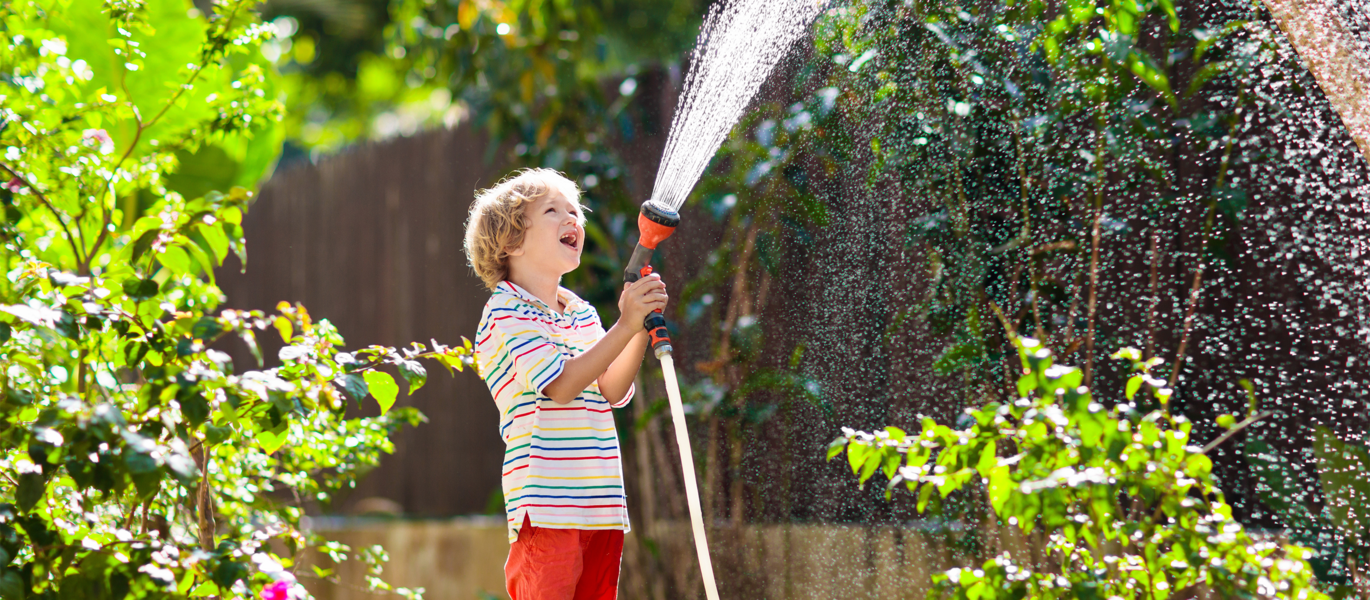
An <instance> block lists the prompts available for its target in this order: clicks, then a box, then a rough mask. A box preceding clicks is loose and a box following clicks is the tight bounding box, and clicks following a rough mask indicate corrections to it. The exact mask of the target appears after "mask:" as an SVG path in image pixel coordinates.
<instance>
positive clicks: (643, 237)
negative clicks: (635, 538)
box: [623, 200, 718, 600]
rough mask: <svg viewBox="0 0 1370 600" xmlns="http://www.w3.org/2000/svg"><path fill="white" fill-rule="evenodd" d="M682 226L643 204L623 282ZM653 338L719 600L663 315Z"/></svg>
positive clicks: (673, 216)
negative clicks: (635, 242) (635, 239)
mask: <svg viewBox="0 0 1370 600" xmlns="http://www.w3.org/2000/svg"><path fill="white" fill-rule="evenodd" d="M678 225H680V214H678V213H677V212H676V211H675V210H673V209H672V208H671V207H670V206H667V205H665V204H663V203H661V202H657V201H655V200H648V201H646V202H643V203H642V212H641V213H640V214H638V217H637V229H638V240H637V247H636V248H633V256H632V257H631V258H629V259H628V268H627V269H625V270H624V271H623V280H624V281H625V282H627V283H632V282H634V281H637V280H639V279H642V278H643V277H646V276H648V275H651V274H652V266H651V264H649V263H651V260H652V253H653V252H655V251H656V246H657V244H660V243H661V241H662V240H664V239H666V238H668V237H670V236H671V234H672V233H675V228H676V227H677V226H678ZM643 325H644V326H645V327H646V328H647V332H648V335H650V336H651V338H652V352H653V353H654V354H656V357H657V359H658V360H660V361H661V374H662V378H663V379H665V380H666V395H667V396H668V397H670V401H671V423H672V424H673V425H674V426H675V441H676V445H677V446H678V447H679V448H680V468H681V471H682V473H683V475H684V479H685V501H686V504H687V505H689V507H690V526H691V528H692V529H693V530H694V538H695V552H696V553H697V554H698V555H699V570H700V574H701V575H702V576H703V578H704V594H705V595H706V596H707V597H708V599H709V600H718V585H717V584H716V583H714V566H713V562H712V561H711V560H710V558H709V540H708V538H706V537H705V535H704V513H703V511H702V510H701V509H700V504H699V485H698V483H697V482H696V479H695V463H694V452H693V451H692V450H690V432H689V429H687V428H686V424H685V408H684V406H683V405H681V402H680V383H679V382H678V381H677V380H676V376H675V360H674V359H673V358H672V357H671V351H672V350H673V348H671V338H670V335H669V334H668V333H667V332H666V318H665V317H663V316H662V314H661V311H659V310H658V311H653V312H652V313H651V314H649V315H647V317H646V319H644V321H643Z"/></svg>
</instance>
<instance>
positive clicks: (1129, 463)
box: [828, 339, 1370, 599]
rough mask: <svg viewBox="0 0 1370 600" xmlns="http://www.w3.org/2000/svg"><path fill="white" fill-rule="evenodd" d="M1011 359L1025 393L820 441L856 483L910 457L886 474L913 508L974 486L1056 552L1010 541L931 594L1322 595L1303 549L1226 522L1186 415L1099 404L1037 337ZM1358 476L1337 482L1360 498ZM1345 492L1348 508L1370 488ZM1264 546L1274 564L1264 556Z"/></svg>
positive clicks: (1002, 516) (1140, 365)
mask: <svg viewBox="0 0 1370 600" xmlns="http://www.w3.org/2000/svg"><path fill="white" fill-rule="evenodd" d="M1020 356H1021V359H1022V363H1023V367H1024V374H1023V376H1022V378H1021V379H1020V380H1019V384H1018V391H1019V394H1020V396H1021V397H1020V398H1019V399H1017V400H1016V401H1014V402H1012V403H1011V404H999V403H990V404H987V405H985V406H983V407H980V408H972V409H967V410H966V415H967V416H968V417H970V420H969V421H968V422H967V421H963V422H964V423H967V424H966V425H964V426H963V427H962V428H959V429H953V428H950V427H947V426H945V425H941V424H938V423H936V422H935V421H933V420H931V419H925V420H924V422H923V425H922V430H921V431H920V432H917V433H915V434H908V435H906V434H905V433H904V432H903V431H901V430H898V429H895V428H889V429H886V430H885V431H877V432H874V433H865V432H858V431H853V430H849V429H848V430H844V432H843V435H842V436H841V437H839V438H837V439H836V440H834V441H833V443H832V444H831V445H830V446H829V450H828V456H829V459H832V458H835V457H837V456H838V455H840V454H841V453H842V452H843V450H845V451H846V453H847V462H848V464H849V465H850V467H851V468H852V471H853V472H854V473H856V474H857V477H858V479H859V480H860V481H861V482H862V483H865V482H866V481H868V480H870V479H871V478H872V477H874V476H875V474H876V472H877V471H880V470H881V469H880V468H879V467H880V466H882V465H884V464H885V462H886V461H887V460H888V458H889V457H895V458H896V459H897V458H898V457H899V456H900V455H904V456H906V457H907V462H908V466H905V467H902V468H899V469H898V475H897V476H896V477H891V476H890V475H889V472H888V471H885V474H886V477H890V479H891V486H893V485H894V484H895V483H898V482H903V483H905V484H906V485H907V487H908V488H909V489H910V491H914V492H915V493H916V499H917V500H916V503H917V508H918V510H919V511H920V512H921V511H926V510H932V509H933V508H934V507H936V506H937V505H936V503H937V502H938V501H939V500H938V499H939V498H947V497H948V496H949V495H951V494H953V493H962V494H973V495H979V494H983V496H980V497H984V498H985V499H986V500H987V502H986V503H987V504H988V508H989V510H990V511H992V516H993V517H995V518H997V520H998V521H999V522H1001V523H1005V524H1009V525H1015V526H1017V527H1018V528H1019V529H1021V530H1023V531H1024V532H1032V531H1033V530H1036V529H1042V530H1044V531H1045V533H1046V534H1047V537H1046V538H1045V539H1046V544H1045V548H1044V551H1045V552H1047V553H1049V554H1052V555H1053V556H1058V557H1064V561H1065V562H1064V563H1063V564H1061V566H1060V569H1059V571H1053V570H1048V571H1042V572H1039V571H1036V570H1035V569H1036V567H1034V566H1032V565H1033V562H1032V560H1031V556H1028V555H1021V556H1020V555H1018V553H1016V552H1015V551H1006V552H1004V553H1003V554H1002V555H1000V556H999V557H997V558H995V559H993V560H990V561H988V562H986V563H985V564H984V565H983V568H980V569H973V570H967V569H953V570H951V571H947V572H945V573H943V574H941V575H938V576H935V577H934V582H935V589H934V593H933V596H934V597H951V598H966V599H971V598H1022V597H1033V598H1077V597H1082V595H1083V597H1100V598H1103V597H1121V598H1154V597H1167V596H1168V590H1178V589H1184V588H1186V587H1188V586H1191V585H1195V584H1197V583H1200V582H1203V583H1205V584H1206V585H1207V586H1208V587H1209V588H1210V589H1212V590H1214V591H1215V592H1217V593H1219V594H1222V595H1224V596H1229V595H1253V596H1260V597H1280V598H1293V597H1300V598H1315V597H1322V595H1321V594H1320V593H1319V592H1318V591H1317V589H1316V588H1314V587H1312V569H1311V568H1310V567H1309V566H1308V563H1307V562H1306V560H1307V558H1308V557H1309V556H1311V555H1309V554H1306V553H1305V551H1304V550H1303V549H1301V548H1297V547H1294V546H1282V545H1280V544H1277V543H1273V542H1264V541H1257V540H1255V539H1253V538H1252V537H1250V536H1248V535H1247V534H1246V533H1245V531H1244V530H1243V528H1242V526H1241V525H1240V524H1238V523H1237V522H1235V521H1233V520H1232V515H1231V509H1230V508H1229V507H1228V506H1227V505H1226V504H1224V503H1223V502H1222V500H1221V495H1220V494H1219V493H1218V490H1217V488H1216V486H1215V484H1214V482H1213V476H1212V469H1213V463H1212V461H1211V460H1210V459H1209V457H1208V456H1206V455H1205V450H1203V449H1201V448H1199V447H1198V446H1196V445H1193V444H1192V443H1191V442H1192V441H1191V440H1190V438H1189V435H1190V431H1191V424H1190V423H1189V422H1188V421H1186V420H1185V419H1183V418H1181V417H1175V416H1172V415H1170V414H1169V413H1167V412H1165V411H1164V409H1161V410H1157V411H1152V412H1146V413H1144V412H1141V411H1139V410H1137V409H1136V407H1135V405H1133V404H1130V403H1118V404H1117V405H1116V406H1114V407H1112V408H1108V409H1106V408H1104V407H1103V406H1101V405H1099V404H1097V403H1095V401H1094V399H1093V397H1092V395H1091V394H1090V393H1089V392H1088V391H1087V390H1085V389H1084V388H1081V387H1079V384H1080V379H1079V370H1078V369H1074V368H1070V367H1065V366H1061V365H1055V364H1053V361H1052V356H1051V354H1050V353H1049V352H1046V351H1044V349H1043V348H1041V346H1040V345H1039V344H1038V343H1037V342H1036V341H1035V340H1026V339H1025V340H1022V341H1021V343H1020ZM1115 357H1117V358H1121V359H1126V360H1130V361H1131V362H1132V364H1133V369H1134V370H1136V371H1138V372H1139V376H1140V377H1143V379H1144V380H1147V379H1149V375H1148V370H1149V369H1150V368H1151V366H1153V365H1152V364H1151V363H1149V362H1147V361H1143V360H1142V359H1141V353H1140V352H1137V351H1135V350H1124V351H1120V352H1119V353H1118V354H1116V355H1115ZM1139 385H1140V384H1139ZM1132 393H1134V394H1135V393H1136V390H1135V389H1134V390H1132ZM1322 443H1323V444H1324V447H1325V448H1334V447H1335V448H1336V449H1335V450H1326V451H1322V454H1321V455H1320V458H1321V457H1322V456H1323V455H1330V454H1329V453H1337V452H1340V453H1341V454H1337V456H1349V454H1347V453H1346V452H1345V451H1344V450H1343V448H1344V446H1336V444H1335V443H1334V442H1332V441H1328V440H1326V439H1323V442H1322ZM1353 454H1354V452H1353ZM1005 455H1011V456H1005ZM1366 460H1367V461H1370V459H1366ZM929 464H931V465H932V468H928V467H927V465H929ZM1329 467H1330V468H1332V470H1333V472H1336V473H1347V474H1349V473H1353V472H1363V471H1357V470H1356V469H1352V468H1346V466H1345V465H1338V466H1336V467H1331V466H1330V465H1329ZM1281 485H1283V484H1281ZM1325 485H1326V484H1325ZM1356 485H1357V484H1354V483H1352V484H1346V486H1345V487H1340V488H1338V489H1340V490H1342V492H1343V493H1349V494H1356V493H1359V492H1355V491H1351V490H1354V489H1357V488H1355V486H1356ZM1329 494H1330V492H1329ZM972 497H975V496H972ZM1200 499H1202V500H1200ZM1347 499H1348V500H1351V502H1347V503H1346V506H1348V507H1350V506H1352V505H1353V504H1354V503H1355V502H1359V503H1360V504H1361V505H1364V503H1365V502H1366V501H1367V500H1370V497H1367V498H1359V497H1358V499H1351V498H1347ZM1355 510H1356V509H1355V508H1350V509H1348V510H1344V511H1343V512H1342V513H1341V514H1346V515H1356V514H1358V513H1355ZM1351 526H1352V527H1359V526H1360V523H1359V522H1357V523H1355V524H1352V525H1351ZM1274 555H1282V556H1283V557H1285V558H1284V561H1283V562H1275V561H1270V560H1266V558H1265V557H1267V556H1274ZM1208 557H1223V558H1222V560H1217V561H1213V560H1209V558H1208ZM1128 565H1134V566H1136V567H1138V568H1137V569H1131V568H1126V567H1127V566H1128ZM1143 571H1144V572H1145V577H1139V573H1141V572H1143ZM1236 573H1249V574H1255V576H1250V577H1248V576H1246V575H1235V574H1236ZM1162 592H1165V593H1162Z"/></svg>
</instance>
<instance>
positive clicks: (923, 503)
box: [918, 483, 936, 513]
mask: <svg viewBox="0 0 1370 600" xmlns="http://www.w3.org/2000/svg"><path fill="white" fill-rule="evenodd" d="M935 490H936V486H934V485H932V484H930V483H925V484H923V487H920V488H918V512H920V513H921V512H923V511H925V510H927V508H928V500H930V499H931V498H932V492H933V491H935Z"/></svg>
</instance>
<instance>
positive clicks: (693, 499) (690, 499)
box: [657, 353, 718, 600]
mask: <svg viewBox="0 0 1370 600" xmlns="http://www.w3.org/2000/svg"><path fill="white" fill-rule="evenodd" d="M657 358H659V359H661V373H662V375H663V376H664V377H665V379H666V395H667V396H670V398H671V423H673V424H674V425H675V441H676V444H677V445H678V446H680V468H681V469H682V470H683V471H684V474H685V500H686V503H687V504H689V506H690V525H691V527H692V528H693V529H694V535H695V552H697V553H698V554H699V570H700V572H701V574H702V575H703V576H704V594H705V595H706V596H708V598H709V600H718V585H717V584H715V583H714V565H713V562H712V561H710V560H709V540H708V539H707V538H705V537H704V513H703V512H702V511H701V510H700V508H699V486H698V484H696V483H695V461H694V453H693V452H692V451H691V450H690V430H689V429H687V428H686V426H685V409H684V407H682V406H681V404H680V383H679V382H677V381H676V378H675V361H674V360H673V359H672V358H671V355H670V354H665V353H663V354H661V355H660V356H658V357H657Z"/></svg>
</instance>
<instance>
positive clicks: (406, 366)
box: [399, 360, 428, 396]
mask: <svg viewBox="0 0 1370 600" xmlns="http://www.w3.org/2000/svg"><path fill="white" fill-rule="evenodd" d="M399 367H400V375H403V376H404V380H405V382H406V383H408V384H409V395H410V396H412V395H414V392H417V391H419V388H421V387H423V384H425V383H427V382H428V370H427V369H424V368H423V365H422V364H419V362H418V361H415V360H402V361H400V362H399Z"/></svg>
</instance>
